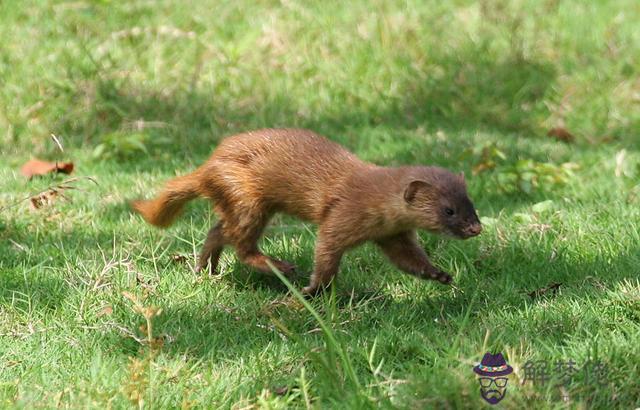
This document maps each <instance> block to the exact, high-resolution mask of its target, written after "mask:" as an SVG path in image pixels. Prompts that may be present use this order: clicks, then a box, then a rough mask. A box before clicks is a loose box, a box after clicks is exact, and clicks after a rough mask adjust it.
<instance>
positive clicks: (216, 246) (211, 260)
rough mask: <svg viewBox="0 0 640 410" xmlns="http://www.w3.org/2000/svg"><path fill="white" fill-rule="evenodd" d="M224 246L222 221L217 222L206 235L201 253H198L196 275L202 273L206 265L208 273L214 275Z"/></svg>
mask: <svg viewBox="0 0 640 410" xmlns="http://www.w3.org/2000/svg"><path fill="white" fill-rule="evenodd" d="M224 245H225V238H224V232H223V224H222V221H219V222H218V223H217V224H215V225H214V226H213V227H212V228H211V229H209V233H207V239H206V240H205V241H204V245H203V246H202V251H200V256H199V257H198V263H197V265H196V269H195V271H196V273H199V272H200V271H202V270H203V269H204V268H205V267H206V266H207V265H209V272H210V273H214V272H215V271H216V267H217V266H218V260H219V259H220V254H221V253H222V249H223V248H224Z"/></svg>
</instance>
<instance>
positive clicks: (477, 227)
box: [469, 223, 482, 236]
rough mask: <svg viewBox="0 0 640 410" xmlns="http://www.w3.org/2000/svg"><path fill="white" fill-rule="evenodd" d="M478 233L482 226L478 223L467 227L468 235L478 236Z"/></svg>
mask: <svg viewBox="0 0 640 410" xmlns="http://www.w3.org/2000/svg"><path fill="white" fill-rule="evenodd" d="M480 232H482V225H481V224H479V223H475V224H473V225H471V226H469V233H470V234H471V235H473V236H476V235H480Z"/></svg>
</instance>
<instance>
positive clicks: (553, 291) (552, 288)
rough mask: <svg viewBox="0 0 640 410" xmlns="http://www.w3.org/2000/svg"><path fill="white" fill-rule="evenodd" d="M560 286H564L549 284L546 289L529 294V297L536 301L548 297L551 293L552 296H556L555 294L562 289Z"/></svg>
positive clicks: (554, 283)
mask: <svg viewBox="0 0 640 410" xmlns="http://www.w3.org/2000/svg"><path fill="white" fill-rule="evenodd" d="M560 286H562V283H560V282H553V283H551V284H549V286H546V287H544V288H540V289H536V290H534V291H533V292H529V297H530V298H531V299H536V298H539V297H541V296H544V295H546V294H547V293H549V292H551V295H554V296H555V294H556V293H558V289H560Z"/></svg>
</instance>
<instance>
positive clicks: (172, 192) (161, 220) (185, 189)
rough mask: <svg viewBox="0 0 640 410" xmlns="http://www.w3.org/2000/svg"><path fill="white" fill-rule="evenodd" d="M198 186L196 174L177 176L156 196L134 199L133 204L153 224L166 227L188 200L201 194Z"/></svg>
mask: <svg viewBox="0 0 640 410" xmlns="http://www.w3.org/2000/svg"><path fill="white" fill-rule="evenodd" d="M197 188H198V177H197V176H196V175H195V174H189V175H185V176H182V177H177V178H174V179H172V180H171V181H169V182H167V185H166V186H165V187H164V190H163V191H162V192H160V194H159V195H158V196H157V197H156V198H154V199H150V200H139V201H133V202H131V206H132V207H133V209H135V210H136V211H137V212H138V213H139V214H140V215H142V217H143V218H144V219H145V221H147V222H149V223H150V224H151V225H155V226H158V227H161V228H166V227H167V226H169V225H171V223H172V222H173V220H174V219H175V218H176V217H177V216H178V214H180V211H181V210H182V208H183V207H184V205H185V204H186V203H187V202H189V201H190V200H192V199H194V198H196V197H198V196H199V192H198V189H197Z"/></svg>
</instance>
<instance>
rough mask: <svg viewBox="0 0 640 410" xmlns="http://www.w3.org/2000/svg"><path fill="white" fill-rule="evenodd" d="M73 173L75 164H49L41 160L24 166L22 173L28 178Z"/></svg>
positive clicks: (33, 160)
mask: <svg viewBox="0 0 640 410" xmlns="http://www.w3.org/2000/svg"><path fill="white" fill-rule="evenodd" d="M72 171H73V162H47V161H42V160H39V159H31V160H29V161H27V162H25V164H24V165H23V166H22V168H21V169H20V172H21V173H22V175H24V176H25V177H27V178H33V177H34V176H36V175H46V174H49V173H52V172H62V173H63V174H70V173H71V172H72Z"/></svg>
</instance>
